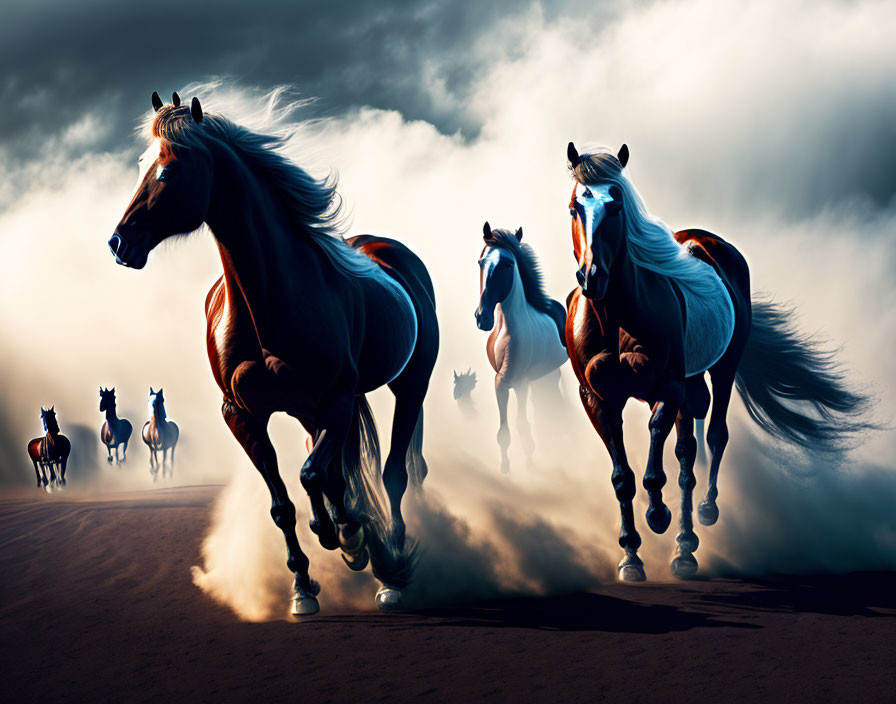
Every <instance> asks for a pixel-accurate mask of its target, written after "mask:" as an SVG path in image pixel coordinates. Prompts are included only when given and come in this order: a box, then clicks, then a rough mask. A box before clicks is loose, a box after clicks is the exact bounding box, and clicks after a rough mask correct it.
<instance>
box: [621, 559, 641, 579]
mask: <svg viewBox="0 0 896 704" xmlns="http://www.w3.org/2000/svg"><path fill="white" fill-rule="evenodd" d="M619 579H620V581H622V582H643V581H644V580H645V579H647V576H646V575H645V574H644V568H643V567H642V566H641V565H635V564H631V563H629V564H625V565H619Z"/></svg>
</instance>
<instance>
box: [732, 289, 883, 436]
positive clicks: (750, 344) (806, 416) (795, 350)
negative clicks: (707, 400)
mask: <svg viewBox="0 0 896 704" xmlns="http://www.w3.org/2000/svg"><path fill="white" fill-rule="evenodd" d="M793 317H794V310H793V309H791V308H787V307H784V306H781V305H778V304H775V303H773V302H771V301H757V300H754V301H753V324H752V327H751V329H750V338H749V340H748V341H747V345H746V348H745V349H744V354H743V357H742V358H741V361H740V365H739V366H738V368H737V376H736V378H735V384H736V386H737V391H738V393H740V396H741V398H742V399H743V401H744V405H745V406H746V407H747V412H748V413H749V414H750V417H751V418H752V419H753V420H754V421H756V423H757V424H758V425H759V427H760V428H762V429H763V430H765V431H766V432H767V433H769V434H770V435H772V436H774V437H778V438H781V439H783V440H787V441H789V442H792V443H794V444H796V445H800V446H802V447H805V448H807V449H809V450H813V451H816V452H835V451H837V450H839V449H842V448H843V446H844V444H845V443H846V442H847V441H848V440H849V439H850V437H851V436H854V435H855V434H856V433H857V432H859V431H862V430H866V429H869V428H874V427H877V426H875V425H874V424H873V423H872V422H870V421H869V420H868V419H867V417H866V412H867V411H868V410H869V408H870V406H871V402H872V401H871V398H870V397H868V396H865V395H863V394H861V393H858V392H856V391H853V390H850V389H849V388H848V387H847V386H846V384H845V382H844V373H843V371H842V369H841V368H840V367H839V365H838V364H837V363H836V362H835V360H834V353H833V352H830V351H827V350H825V349H824V348H823V347H822V346H821V345H820V344H819V342H818V341H817V340H815V339H813V338H811V337H809V336H807V335H803V334H801V333H800V332H799V331H798V330H797V329H796V326H795V325H794V324H793V323H792V322H791V321H792V319H793Z"/></svg>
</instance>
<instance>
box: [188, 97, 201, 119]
mask: <svg viewBox="0 0 896 704" xmlns="http://www.w3.org/2000/svg"><path fill="white" fill-rule="evenodd" d="M190 114H191V115H192V116H193V119H194V120H196V122H202V106H201V105H200V104H199V98H195V97H194V98H193V102H192V103H190Z"/></svg>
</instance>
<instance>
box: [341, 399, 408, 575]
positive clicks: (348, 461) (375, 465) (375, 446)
mask: <svg viewBox="0 0 896 704" xmlns="http://www.w3.org/2000/svg"><path fill="white" fill-rule="evenodd" d="M342 474H343V477H344V478H345V483H346V489H345V509H346V512H347V513H348V515H349V516H350V517H351V518H353V519H354V520H356V521H357V522H358V523H360V524H361V525H362V526H363V528H364V535H365V539H366V544H367V551H368V553H369V554H370V566H371V568H372V569H373V574H374V575H375V576H376V577H377V579H379V580H380V581H381V582H383V583H384V584H388V585H389V586H392V587H396V588H399V589H400V588H402V587H404V586H406V585H407V584H409V583H410V581H411V576H412V573H413V569H414V562H415V559H414V558H415V550H414V549H413V547H412V548H411V549H410V550H404V549H402V548H401V546H399V544H398V540H397V539H396V536H395V535H393V532H392V521H391V518H390V513H389V500H388V498H387V496H386V494H385V487H384V486H383V480H382V472H381V471H380V441H379V435H378V434H377V430H376V422H375V421H374V419H373V413H372V412H371V410H370V405H369V404H368V403H367V399H366V398H365V397H364V396H363V395H361V396H356V397H355V409H354V413H353V415H352V424H351V428H350V429H349V434H348V437H347V438H346V441H345V445H344V446H343V450H342Z"/></svg>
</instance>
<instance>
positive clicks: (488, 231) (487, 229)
mask: <svg viewBox="0 0 896 704" xmlns="http://www.w3.org/2000/svg"><path fill="white" fill-rule="evenodd" d="M491 236H492V226H491V225H489V224H488V220H486V221H485V224H484V225H483V226H482V237H483V238H484V239H485V241H486V242H488V238H489V237H491Z"/></svg>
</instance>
